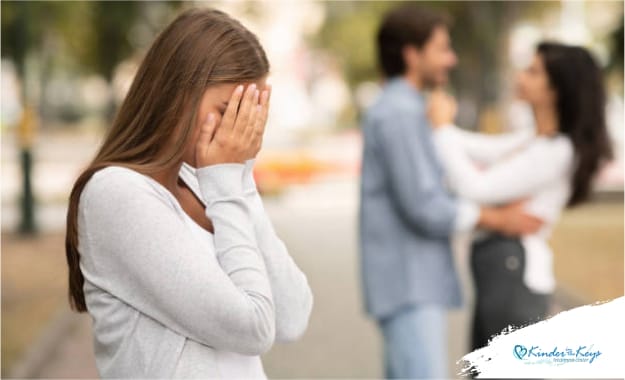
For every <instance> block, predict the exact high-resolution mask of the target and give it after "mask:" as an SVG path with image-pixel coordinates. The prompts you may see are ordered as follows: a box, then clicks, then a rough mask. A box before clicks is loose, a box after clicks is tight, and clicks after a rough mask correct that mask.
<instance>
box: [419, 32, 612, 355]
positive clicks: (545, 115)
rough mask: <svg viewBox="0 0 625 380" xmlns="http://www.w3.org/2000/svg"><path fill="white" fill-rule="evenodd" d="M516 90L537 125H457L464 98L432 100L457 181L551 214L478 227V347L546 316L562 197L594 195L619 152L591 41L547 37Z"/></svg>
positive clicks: (479, 198) (474, 259)
mask: <svg viewBox="0 0 625 380" xmlns="http://www.w3.org/2000/svg"><path fill="white" fill-rule="evenodd" d="M517 95H518V97H519V98H520V99H521V100H523V101H526V102H527V103H529V105H530V106H531V108H532V110H533V115H534V122H535V130H532V128H526V129H524V130H522V131H519V132H513V133H505V134H501V135H495V136H493V135H483V134H479V133H473V132H468V131H464V130H461V129H460V128H458V127H456V126H454V125H452V123H453V120H454V117H455V112H456V104H455V101H454V99H453V98H451V97H450V96H448V95H446V94H444V93H442V92H436V93H434V94H432V96H431V101H430V109H429V112H430V118H431V121H432V127H433V128H434V129H435V131H434V135H435V143H436V147H437V151H438V153H439V156H440V158H441V161H442V162H443V165H444V167H445V169H446V173H447V177H448V180H449V185H450V187H451V188H452V190H453V191H455V192H456V193H457V194H458V195H459V196H462V197H464V198H467V199H470V200H474V201H476V202H479V203H481V204H487V205H498V204H504V203H510V202H520V201H521V200H526V202H521V203H522V206H523V207H525V209H526V210H527V211H528V212H530V213H532V214H534V215H536V216H538V217H540V218H541V219H542V220H543V221H544V224H543V226H542V228H541V229H540V230H539V231H538V232H537V233H534V234H531V235H526V236H523V237H522V238H513V237H508V236H504V235H501V234H495V233H492V232H488V231H479V232H477V233H476V234H475V236H474V239H473V244H472V247H471V259H470V261H471V271H472V275H473V279H474V283H475V287H476V302H475V312H474V318H473V328H472V329H473V331H472V343H471V346H472V349H473V350H475V349H477V348H480V347H483V346H485V345H486V344H487V343H488V340H489V338H491V337H492V335H494V334H498V333H500V332H501V330H503V329H504V328H506V327H507V326H509V325H514V326H522V325H525V324H528V323H530V322H534V321H537V320H540V319H543V318H545V317H546V315H547V313H548V306H549V304H550V303H549V300H550V295H551V294H552V292H553V290H554V288H555V279H554V273H553V267H552V261H553V254H552V251H551V249H550V247H549V245H548V239H549V236H550V234H551V230H552V228H553V226H554V225H555V223H556V222H557V220H558V218H559V215H560V213H561V211H562V209H563V208H564V207H567V206H568V207H571V206H575V205H578V204H580V203H582V202H583V201H585V200H587V199H588V196H589V194H590V192H591V185H592V182H593V178H594V177H595V175H596V173H597V171H598V170H599V169H600V166H601V164H602V162H603V161H604V160H607V159H609V158H611V154H612V153H611V145H610V141H609V138H608V133H607V128H606V122H605V93H604V86H603V80H602V72H601V70H600V68H599V67H598V65H597V63H596V61H595V60H594V59H593V57H592V56H591V54H590V53H589V52H588V51H587V50H586V49H584V48H581V47H577V46H566V45H562V44H558V43H547V42H545V43H541V44H539V45H538V48H537V51H536V54H535V57H534V59H533V62H532V63H531V65H530V66H529V67H528V68H527V69H526V70H524V71H523V72H521V73H520V75H519V76H518V79H517ZM478 165H479V167H480V168H478Z"/></svg>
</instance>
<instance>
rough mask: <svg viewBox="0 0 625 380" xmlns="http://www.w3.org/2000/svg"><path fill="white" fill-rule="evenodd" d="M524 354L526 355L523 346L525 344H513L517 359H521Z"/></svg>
mask: <svg viewBox="0 0 625 380" xmlns="http://www.w3.org/2000/svg"><path fill="white" fill-rule="evenodd" d="M525 355H527V348H525V346H522V345H520V344H517V345H516V346H514V356H516V358H517V359H519V360H523V358H524V357H525Z"/></svg>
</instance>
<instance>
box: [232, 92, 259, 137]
mask: <svg viewBox="0 0 625 380" xmlns="http://www.w3.org/2000/svg"><path fill="white" fill-rule="evenodd" d="M256 93H257V90H256V83H252V84H250V85H249V86H247V90H246V91H245V95H244V96H243V100H242V101H241V107H240V108H239V113H238V114H237V119H236V122H235V126H234V130H235V131H236V132H238V133H241V134H245V133H246V132H245V131H246V130H247V127H248V124H249V120H250V111H251V110H252V108H253V106H254V99H257V100H256V102H258V98H257V97H256Z"/></svg>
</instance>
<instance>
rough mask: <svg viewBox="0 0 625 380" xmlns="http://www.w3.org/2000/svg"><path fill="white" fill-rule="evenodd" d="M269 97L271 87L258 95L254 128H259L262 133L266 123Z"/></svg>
mask: <svg viewBox="0 0 625 380" xmlns="http://www.w3.org/2000/svg"><path fill="white" fill-rule="evenodd" d="M270 97H271V88H269V89H266V90H264V91H263V93H262V95H261V97H260V104H259V107H260V108H259V113H258V119H257V124H256V128H258V129H260V131H259V132H260V133H261V134H262V133H263V132H264V131H265V126H266V125H267V116H268V114H269V99H270Z"/></svg>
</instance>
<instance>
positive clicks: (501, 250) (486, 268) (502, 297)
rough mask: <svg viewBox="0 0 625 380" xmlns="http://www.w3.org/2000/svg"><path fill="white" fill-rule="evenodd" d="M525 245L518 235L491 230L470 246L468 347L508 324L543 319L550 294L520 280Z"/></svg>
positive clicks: (482, 342)
mask: <svg viewBox="0 0 625 380" xmlns="http://www.w3.org/2000/svg"><path fill="white" fill-rule="evenodd" d="M524 270H525V249H524V248H523V245H521V242H520V240H519V239H518V238H510V237H506V236H503V235H497V234H494V235H492V236H490V237H488V238H486V239H484V240H478V241H476V242H474V243H473V245H472V247H471V271H472V274H473V280H474V283H475V289H476V300H475V310H474V314H473V326H472V330H473V331H472V335H471V350H476V349H478V348H481V347H484V346H486V345H487V344H488V340H489V339H490V338H491V337H492V336H493V335H495V334H499V333H500V332H501V330H503V329H504V328H506V327H507V326H508V325H514V326H515V327H521V326H525V325H528V324H531V323H534V322H537V321H539V320H541V319H544V318H545V317H546V315H547V312H548V309H549V303H550V298H551V295H549V294H539V293H534V292H533V291H531V290H530V289H529V288H528V287H527V286H526V285H525V283H524V282H523V273H524Z"/></svg>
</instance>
